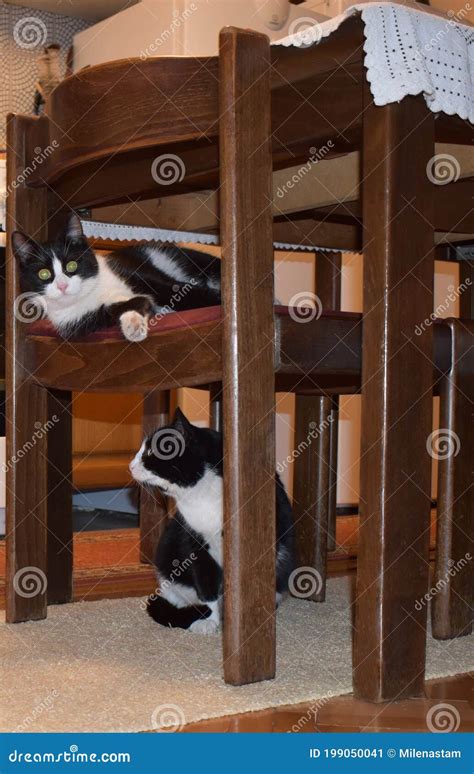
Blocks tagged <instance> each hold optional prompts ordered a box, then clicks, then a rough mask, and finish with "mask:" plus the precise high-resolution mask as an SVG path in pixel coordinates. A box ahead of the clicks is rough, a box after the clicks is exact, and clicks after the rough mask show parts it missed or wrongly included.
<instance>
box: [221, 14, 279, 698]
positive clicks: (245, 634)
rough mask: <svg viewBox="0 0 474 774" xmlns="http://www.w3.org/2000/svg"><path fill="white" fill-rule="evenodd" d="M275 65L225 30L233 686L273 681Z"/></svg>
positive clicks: (263, 44) (228, 578) (225, 344)
mask: <svg viewBox="0 0 474 774" xmlns="http://www.w3.org/2000/svg"><path fill="white" fill-rule="evenodd" d="M269 60H270V50H269V43H268V38H266V37H265V36H264V35H259V34H258V33H255V32H250V31H241V30H236V29H234V28H232V27H230V28H225V29H224V30H223V31H222V32H221V34H220V56H219V66H220V86H219V100H220V102H219V115H220V124H219V147H220V173H221V188H220V193H221V205H220V210H221V212H220V216H221V218H220V222H221V243H222V301H223V336H222V368H223V399H224V599H225V602H224V678H225V680H226V682H227V683H231V684H233V685H242V684H244V683H251V682H257V681H259V680H265V679H269V678H272V677H273V676H274V674H275V415H274V401H275V396H274V389H275V388H274V321H273V245H272V206H271V202H272V166H271V148H270V137H271V125H270V68H269ZM249 578H252V582H251V583H249Z"/></svg>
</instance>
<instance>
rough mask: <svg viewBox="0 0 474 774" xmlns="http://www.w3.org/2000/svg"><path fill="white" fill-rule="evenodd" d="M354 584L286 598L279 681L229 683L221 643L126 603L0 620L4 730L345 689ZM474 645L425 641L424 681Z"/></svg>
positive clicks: (56, 728)
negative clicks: (321, 594)
mask: <svg viewBox="0 0 474 774" xmlns="http://www.w3.org/2000/svg"><path fill="white" fill-rule="evenodd" d="M351 639H352V626H351V588H350V581H349V579H348V578H336V579H333V580H331V581H329V583H328V594H327V601H326V602H325V603H324V604H316V603H314V602H308V601H305V600H299V599H286V600H285V601H284V602H283V604H282V605H281V607H280V609H279V610H278V613H277V677H276V679H275V680H270V681H266V682H263V683H257V684H254V685H248V686H242V687H237V688H235V687H231V686H227V685H225V683H224V681H223V679H222V663H221V637H220V635H219V634H214V635H207V636H206V635H203V634H193V633H190V632H187V631H183V630H176V629H164V628H162V627H159V626H158V625H157V624H155V623H154V622H153V621H152V620H151V619H150V618H149V617H148V616H147V615H146V613H145V612H144V609H143V600H142V599H139V598H128V599H118V600H101V601H99V602H82V603H81V602H77V603H75V604H71V605H61V606H57V607H50V608H49V611H48V618H47V619H46V620H45V621H36V622H29V623H23V624H14V625H6V624H5V623H1V624H0V657H1V660H2V666H3V669H2V672H3V674H2V678H1V682H2V689H3V691H2V698H1V700H0V701H1V707H2V711H0V731H2V732H8V731H28V732H86V731H95V732H99V731H101V732H116V731H119V732H120V731H122V732H123V731H146V730H152V729H157V728H162V729H167V728H168V729H169V727H170V726H174V725H178V726H182V725H183V724H185V723H190V722H193V721H196V720H201V719H204V718H212V717H218V716H220V715H230V714H234V713H241V712H248V711H251V710H259V709H264V708H266V707H273V706H279V705H285V704H296V703H299V702H304V701H313V700H314V701H315V702H316V701H318V700H319V701H324V700H325V699H326V698H328V697H331V696H336V695H339V694H343V693H347V692H350V690H351ZM472 644H473V638H472V637H463V638H461V639H458V640H451V641H445V642H440V641H436V640H433V639H432V638H431V637H428V666H427V677H445V676H447V675H452V674H458V673H462V672H467V671H468V670H469V669H470V668H471V667H472Z"/></svg>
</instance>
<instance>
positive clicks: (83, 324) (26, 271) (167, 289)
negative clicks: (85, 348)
mask: <svg viewBox="0 0 474 774" xmlns="http://www.w3.org/2000/svg"><path fill="white" fill-rule="evenodd" d="M12 245H13V250H14V253H15V255H16V257H17V258H18V260H19V263H20V285H21V292H22V293H31V294H37V295H38V296H41V297H42V298H43V299H45V300H46V295H45V294H46V288H47V285H48V284H50V283H52V282H53V281H54V270H53V257H56V258H57V259H58V260H59V261H60V262H61V266H62V271H63V273H64V274H65V275H66V276H69V274H68V272H67V269H66V266H67V264H68V263H69V262H70V261H75V262H76V263H77V265H78V268H77V270H76V271H75V272H74V274H75V275H77V276H78V277H80V278H81V279H82V280H91V279H93V278H97V280H99V262H98V258H97V257H96V255H95V253H94V251H93V250H92V249H91V248H90V246H89V243H88V241H87V239H86V238H85V237H84V235H83V231H82V226H81V222H80V220H79V218H78V217H77V216H76V215H75V214H72V215H71V216H70V217H69V219H68V222H67V225H66V227H65V229H64V230H63V231H62V232H61V233H59V234H58V235H57V236H56V238H54V239H53V240H51V241H49V242H45V243H38V242H36V241H35V240H34V239H31V238H30V237H28V236H25V235H24V234H22V233H20V232H17V231H16V232H14V233H13V234H12ZM153 247H154V248H156V250H157V251H159V252H160V254H164V255H165V256H166V257H167V258H168V259H169V264H168V271H162V270H161V269H160V268H158V267H157V266H155V265H154V264H153V262H152V260H151V258H150V255H149V254H148V252H147V250H149V249H150V248H153ZM100 260H101V261H105V265H107V266H108V268H109V269H110V270H111V271H112V272H113V273H114V274H115V275H116V276H118V277H120V278H121V279H122V280H123V281H124V282H125V284H126V285H127V287H128V288H129V289H130V290H131V291H132V292H133V294H134V297H132V298H131V299H129V300H127V301H119V302H117V303H113V302H112V301H111V302H105V303H100V304H98V306H97V307H96V308H94V309H93V310H92V311H88V313H87V314H84V315H81V316H79V317H77V318H76V317H74V319H72V320H71V321H70V322H68V323H67V324H66V323H62V322H61V324H59V323H58V322H57V321H55V319H54V315H53V314H52V313H51V317H50V319H51V322H52V323H53V324H54V325H55V326H56V328H57V329H58V332H59V333H60V334H61V335H62V336H64V337H66V338H72V337H75V336H76V337H77V336H84V335H86V334H88V333H92V332H93V331H96V330H100V329H103V328H107V327H110V326H112V325H116V324H117V323H118V322H120V318H121V316H122V315H123V314H124V313H125V312H129V311H136V312H138V313H139V314H140V315H142V316H144V317H146V318H149V317H150V316H152V315H153V314H154V313H158V312H162V311H163V310H165V311H182V310H186V309H196V308H199V307H205V306H213V305H217V304H219V303H220V260H219V259H218V258H216V257H214V256H211V255H208V254H207V253H202V252H199V251H198V250H191V249H189V250H188V249H183V248H180V247H176V246H173V245H164V244H161V243H147V244H146V245H145V244H137V245H135V246H132V247H125V248H124V249H122V250H117V251H115V252H113V253H110V254H109V255H107V256H101V258H100ZM41 269H48V270H49V271H50V272H51V277H50V278H49V279H47V280H42V279H40V278H39V276H38V272H39V271H40V270H41ZM71 276H72V275H71ZM183 277H186V279H183ZM49 303H51V302H49ZM73 303H75V299H74V297H71V310H72V304H73ZM46 316H47V317H48V316H49V315H48V303H46Z"/></svg>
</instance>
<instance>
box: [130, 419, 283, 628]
mask: <svg viewBox="0 0 474 774" xmlns="http://www.w3.org/2000/svg"><path fill="white" fill-rule="evenodd" d="M130 471H131V473H132V475H133V477H134V478H135V480H136V481H138V482H139V483H141V484H143V485H145V486H151V487H159V488H160V489H161V490H162V491H163V492H164V493H165V494H166V495H168V496H171V497H173V498H174V500H175V501H176V508H177V511H176V515H175V516H174V518H172V519H170V520H169V521H168V523H167V525H166V528H165V531H164V533H163V535H162V537H161V539H160V542H159V545H158V549H157V552H156V559H155V564H156V570H157V576H158V581H159V590H158V593H157V594H154V595H152V596H151V597H149V599H148V602H147V609H148V613H149V614H150V616H151V617H152V618H153V619H154V620H155V621H157V622H158V623H160V624H162V625H163V626H173V627H179V628H182V629H190V630H192V631H197V632H201V633H206V634H207V633H212V632H214V631H216V630H217V629H218V627H219V623H220V618H221V610H220V608H221V601H222V581H223V575H222V525H223V503H222V434H221V433H218V432H216V431H215V430H209V429H207V428H200V427H196V426H195V425H192V424H191V423H190V422H189V421H188V420H187V419H186V417H185V416H184V414H183V413H182V412H181V411H180V410H179V409H178V410H177V411H176V414H175V416H174V419H173V423H172V424H171V425H169V426H168V427H166V428H162V429H161V430H158V431H157V432H156V433H154V434H153V435H151V436H149V437H148V438H147V439H146V440H145V441H144V442H143V444H142V446H141V448H140V450H139V451H138V452H137V454H136V456H135V458H134V459H133V460H132V462H131V463H130ZM275 486H276V535H277V539H276V601H277V604H278V602H279V601H280V598H281V595H282V594H283V592H284V591H286V590H287V588H288V578H289V576H290V573H291V571H292V569H293V567H294V546H293V544H294V537H293V514H292V510H291V505H290V502H289V500H288V497H287V494H286V492H285V488H284V486H283V484H282V482H281V480H280V478H279V477H278V475H277V474H275ZM252 582H253V581H252V579H251V578H249V583H252Z"/></svg>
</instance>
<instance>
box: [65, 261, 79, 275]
mask: <svg viewBox="0 0 474 774" xmlns="http://www.w3.org/2000/svg"><path fill="white" fill-rule="evenodd" d="M66 271H67V272H68V273H69V274H74V272H75V271H77V262H76V261H68V262H67V264H66Z"/></svg>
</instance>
